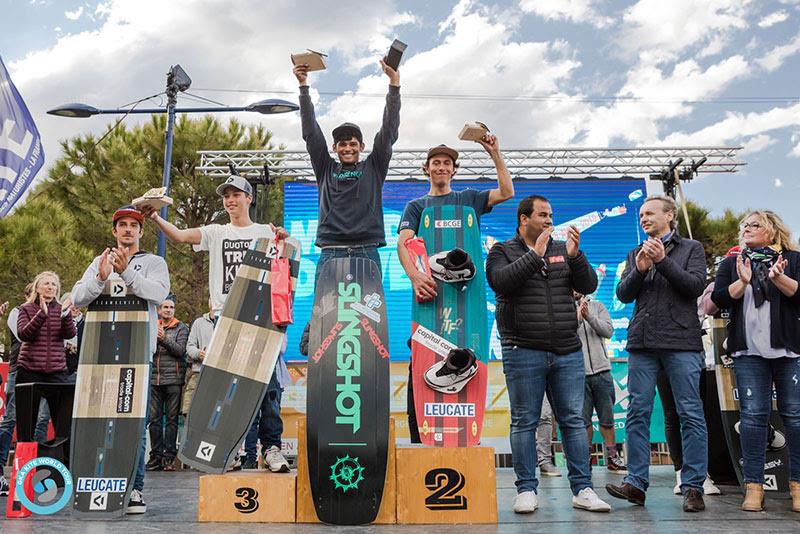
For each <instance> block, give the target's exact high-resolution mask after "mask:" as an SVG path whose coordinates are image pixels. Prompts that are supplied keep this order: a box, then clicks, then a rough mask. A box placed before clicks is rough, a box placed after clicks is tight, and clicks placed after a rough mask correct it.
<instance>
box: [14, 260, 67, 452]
mask: <svg viewBox="0 0 800 534" xmlns="http://www.w3.org/2000/svg"><path fill="white" fill-rule="evenodd" d="M60 293H61V281H60V280H59V278H58V275H57V274H56V273H54V272H52V271H44V272H42V273H39V274H38V275H37V276H36V278H35V279H34V281H33V291H32V292H31V294H30V296H29V297H28V300H27V302H26V303H25V304H23V305H22V306H20V308H19V315H18V317H17V335H18V336H19V339H20V340H21V341H22V344H21V345H20V348H19V355H18V357H17V373H16V384H15V390H16V391H15V393H14V395H15V398H16V408H17V410H18V411H19V413H20V414H22V415H27V414H30V413H31V411H33V410H36V411H37V412H38V410H39V404H38V403H37V405H35V406H30V405H29V403H30V400H29V399H28V398H27V396H26V397H20V395H19V393H20V391H19V389H20V387H21V386H22V385H23V384H27V383H31V382H44V383H55V384H62V383H67V382H68V380H69V379H68V376H69V375H68V372H67V359H66V354H65V352H64V341H65V340H67V339H71V338H73V337H75V336H76V335H77V330H76V329H75V322H74V321H73V319H72V308H74V306H73V305H72V300H71V298H67V299H64V301H63V302H59V299H58V296H59V294H60ZM42 396H43V398H44V400H46V401H47V405H48V408H49V411H50V414H52V416H53V426H54V427H55V431H56V435H57V436H69V435H70V431H71V428H72V404H71V403H69V402H65V401H64V400H62V393H61V392H59V391H56V390H49V389H43V390H42ZM18 423H19V424H17V440H18V441H31V440H32V439H33V437H34V428H31V426H32V425H31V424H30V421H29V420H28V418H27V417H25V418H24V419H20V420H18ZM46 424H47V422H46V420H45V436H41V437H42V438H44V439H46Z"/></svg>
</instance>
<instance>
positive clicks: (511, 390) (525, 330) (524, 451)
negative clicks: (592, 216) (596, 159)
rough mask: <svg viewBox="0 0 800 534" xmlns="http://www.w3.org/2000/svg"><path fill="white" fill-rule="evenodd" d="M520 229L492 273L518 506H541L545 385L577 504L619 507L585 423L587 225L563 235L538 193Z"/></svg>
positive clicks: (521, 214)
mask: <svg viewBox="0 0 800 534" xmlns="http://www.w3.org/2000/svg"><path fill="white" fill-rule="evenodd" d="M517 224H518V228H517V235H515V236H514V237H513V238H512V239H510V240H508V241H506V242H504V243H497V244H495V245H494V246H493V247H492V250H491V251H490V252H489V256H488V257H487V259H486V276H487V279H488V281H489V285H490V286H491V287H492V289H493V290H494V292H495V294H496V296H497V310H496V316H497V327H498V330H499V332H500V341H501V344H502V347H503V372H504V373H505V376H506V384H507V386H508V397H509V402H510V407H511V453H512V458H513V462H514V473H515V474H516V477H517V481H516V485H517V497H516V500H515V501H514V507H513V508H514V511H515V512H517V513H530V512H533V511H535V510H536V508H537V506H538V496H537V488H538V485H539V483H538V480H537V478H536V472H535V469H536V434H535V432H536V426H537V425H538V423H539V415H540V413H541V410H542V399H543V398H544V394H545V390H549V391H550V396H551V401H552V407H553V413H554V414H555V417H556V420H558V423H559V425H560V426H561V433H562V436H563V444H564V453H565V455H566V457H567V466H568V469H569V482H570V488H571V489H572V493H573V497H572V506H573V507H575V508H580V509H584V510H590V511H592V512H608V511H609V510H611V507H610V506H609V505H608V504H607V503H605V502H603V501H602V500H600V498H599V497H598V496H597V495H596V494H595V492H594V490H593V489H592V478H591V474H590V473H589V443H588V440H587V438H586V430H585V428H584V423H583V391H584V374H585V373H584V366H583V353H582V352H581V341H580V339H579V338H578V333H577V331H578V318H577V311H576V308H575V300H574V298H573V296H572V292H573V290H574V291H577V292H579V293H581V294H589V293H593V292H594V291H595V289H596V288H597V275H596V274H595V272H594V269H592V266H591V265H590V264H589V262H588V260H587V259H586V256H585V255H584V254H583V252H581V251H580V250H579V245H580V232H579V231H578V229H577V228H575V227H574V226H573V227H570V228H569V230H568V235H567V241H566V242H564V241H556V240H553V239H552V238H551V234H552V233H553V210H552V208H551V207H550V202H549V201H548V200H547V199H546V198H544V197H542V196H538V195H533V196H529V197H527V198H525V199H523V200H522V201H521V202H520V203H519V206H518V208H517Z"/></svg>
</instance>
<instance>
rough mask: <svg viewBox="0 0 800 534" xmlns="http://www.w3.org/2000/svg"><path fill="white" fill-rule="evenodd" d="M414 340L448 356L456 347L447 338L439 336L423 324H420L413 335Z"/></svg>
mask: <svg viewBox="0 0 800 534" xmlns="http://www.w3.org/2000/svg"><path fill="white" fill-rule="evenodd" d="M411 340H412V341H416V342H417V343H419V344H420V345H423V346H425V347H427V348H429V349H430V350H432V351H433V352H435V353H436V354H439V355H441V356H444V357H447V355H448V354H449V353H450V351H451V350H453V349H454V348H456V346H455V345H453V344H452V343H450V342H449V341H447V340H445V339H444V338H442V337H441V336H437V335H436V334H434V333H433V332H431V331H430V330H428V329H427V328H425V327H424V326H422V325H418V326H417V328H416V330H414V334H413V335H412V336H411Z"/></svg>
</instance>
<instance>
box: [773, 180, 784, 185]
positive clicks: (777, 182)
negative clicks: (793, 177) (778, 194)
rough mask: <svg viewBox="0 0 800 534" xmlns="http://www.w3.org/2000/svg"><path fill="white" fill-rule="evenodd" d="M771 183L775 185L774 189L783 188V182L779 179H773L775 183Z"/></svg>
mask: <svg viewBox="0 0 800 534" xmlns="http://www.w3.org/2000/svg"><path fill="white" fill-rule="evenodd" d="M773 183H774V184H775V187H783V180H781V179H780V178H775V181H774V182H773Z"/></svg>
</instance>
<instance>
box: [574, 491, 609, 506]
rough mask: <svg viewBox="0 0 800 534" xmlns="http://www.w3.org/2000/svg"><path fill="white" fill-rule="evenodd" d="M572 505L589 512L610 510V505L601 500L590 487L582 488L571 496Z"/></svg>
mask: <svg viewBox="0 0 800 534" xmlns="http://www.w3.org/2000/svg"><path fill="white" fill-rule="evenodd" d="M572 507H573V508H580V509H581V510H589V511H590V512H610V511H611V506H610V505H609V504H608V503H607V502H605V501H604V500H602V499H601V498H600V497H598V496H597V494H596V493H595V492H594V490H593V489H592V488H583V489H582V490H580V491H579V492H578V494H577V495H573V496H572Z"/></svg>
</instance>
